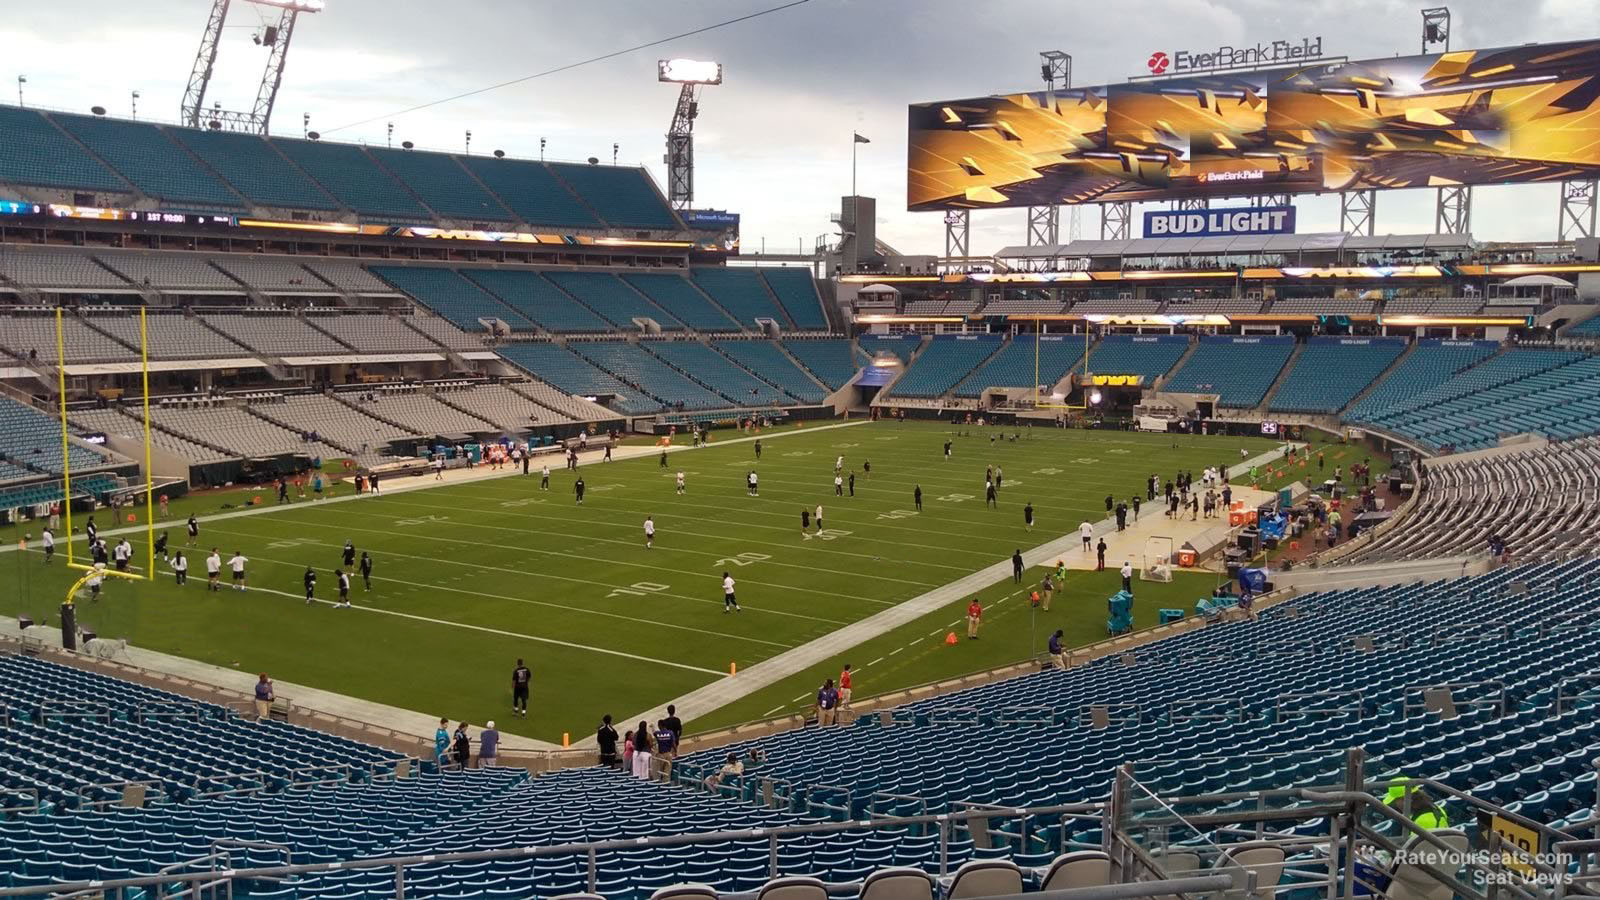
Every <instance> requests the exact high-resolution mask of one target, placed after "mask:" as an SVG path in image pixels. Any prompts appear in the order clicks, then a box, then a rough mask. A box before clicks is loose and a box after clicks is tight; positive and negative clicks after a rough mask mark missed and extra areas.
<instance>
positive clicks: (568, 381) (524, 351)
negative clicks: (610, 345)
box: [497, 341, 661, 415]
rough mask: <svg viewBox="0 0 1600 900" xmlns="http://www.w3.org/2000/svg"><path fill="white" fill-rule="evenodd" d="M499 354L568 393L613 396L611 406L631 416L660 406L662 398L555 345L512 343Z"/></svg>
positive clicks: (505, 346)
mask: <svg viewBox="0 0 1600 900" xmlns="http://www.w3.org/2000/svg"><path fill="white" fill-rule="evenodd" d="M497 349H498V350H499V352H500V355H501V356H503V357H505V358H506V359H507V360H510V361H511V362H512V363H514V364H516V365H518V366H521V367H522V368H523V369H526V370H527V371H528V373H529V374H531V375H534V376H537V377H538V378H541V379H543V380H545V381H548V382H549V383H551V384H553V385H555V386H556V387H558V388H560V389H562V390H563V391H566V392H567V393H569V394H577V395H580V396H596V397H614V398H616V399H615V400H614V401H613V402H612V405H613V406H615V407H616V408H617V409H618V410H620V411H622V412H624V413H628V414H629V415H642V414H644V413H650V412H655V411H657V410H659V409H661V401H659V400H656V399H655V398H653V397H650V396H647V395H646V394H645V393H644V392H643V391H640V390H638V389H637V388H634V387H632V386H630V385H627V384H624V383H623V382H622V381H621V380H620V379H618V378H617V377H616V376H614V375H612V374H610V373H608V372H604V371H601V370H600V369H599V368H597V367H596V366H595V365H594V363H591V362H589V361H588V360H587V359H584V358H583V357H580V356H579V355H577V354H576V353H573V352H572V351H570V350H568V349H566V348H565V347H561V346H558V345H556V344H546V343H543V342H533V341H529V342H512V343H508V344H503V345H501V346H500V347H498V348H497Z"/></svg>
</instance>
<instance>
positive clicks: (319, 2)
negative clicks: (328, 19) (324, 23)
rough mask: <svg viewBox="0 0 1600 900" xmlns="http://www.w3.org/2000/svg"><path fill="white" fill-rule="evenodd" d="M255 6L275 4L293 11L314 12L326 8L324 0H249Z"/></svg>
mask: <svg viewBox="0 0 1600 900" xmlns="http://www.w3.org/2000/svg"><path fill="white" fill-rule="evenodd" d="M250 2H251V3H254V4H255V5H257V6H275V7H277V8H278V9H287V10H291V11H293V12H304V13H314V12H322V11H323V10H324V9H326V8H327V6H328V4H327V2H326V0H250Z"/></svg>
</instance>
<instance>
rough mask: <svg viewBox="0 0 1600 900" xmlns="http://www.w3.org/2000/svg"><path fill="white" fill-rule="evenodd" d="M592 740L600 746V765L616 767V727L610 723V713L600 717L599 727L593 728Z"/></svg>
mask: <svg viewBox="0 0 1600 900" xmlns="http://www.w3.org/2000/svg"><path fill="white" fill-rule="evenodd" d="M594 742H595V745H596V746H597V747H599V748H600V765H602V766H605V767H607V768H610V769H615V768H616V767H617V729H616V728H614V727H612V725H611V715H610V714H609V713H607V714H606V715H605V716H603V717H602V718H601V719H600V727H599V728H597V729H595V732H594Z"/></svg>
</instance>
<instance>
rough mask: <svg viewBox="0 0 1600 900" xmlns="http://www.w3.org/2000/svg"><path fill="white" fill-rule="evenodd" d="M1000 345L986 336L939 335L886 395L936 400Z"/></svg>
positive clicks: (994, 338)
mask: <svg viewBox="0 0 1600 900" xmlns="http://www.w3.org/2000/svg"><path fill="white" fill-rule="evenodd" d="M1000 346H1001V342H1000V339H999V338H997V337H991V336H988V335H972V336H967V335H960V336H957V335H938V336H935V337H934V339H933V340H932V341H930V342H929V343H928V346H927V347H926V348H925V349H924V350H923V351H922V353H921V354H920V355H918V356H917V358H916V359H914V360H912V362H911V365H910V366H909V367H908V368H907V369H906V371H905V373H904V374H903V375H901V376H900V378H899V380H897V381H896V382H895V383H894V384H892V385H890V386H889V388H888V392H889V394H890V396H893V397H939V396H942V395H944V394H945V392H947V391H949V390H950V389H951V388H953V387H955V386H956V385H957V384H958V383H960V382H961V380H962V379H963V378H966V377H967V375H968V374H970V373H971V372H972V371H973V369H975V368H977V367H978V366H979V365H980V364H982V363H983V361H984V360H986V359H988V358H989V357H990V356H991V355H993V354H994V353H995V351H997V350H999V349H1000Z"/></svg>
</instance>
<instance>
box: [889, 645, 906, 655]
mask: <svg viewBox="0 0 1600 900" xmlns="http://www.w3.org/2000/svg"><path fill="white" fill-rule="evenodd" d="M904 649H905V648H904V647H896V648H894V649H893V650H890V651H889V655H890V656H893V655H895V654H896V653H899V652H900V651H901V650H904Z"/></svg>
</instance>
